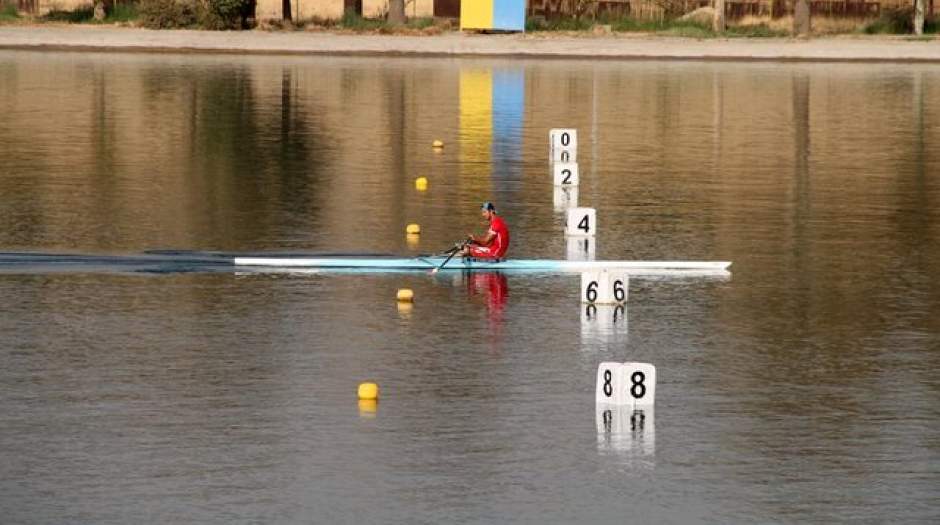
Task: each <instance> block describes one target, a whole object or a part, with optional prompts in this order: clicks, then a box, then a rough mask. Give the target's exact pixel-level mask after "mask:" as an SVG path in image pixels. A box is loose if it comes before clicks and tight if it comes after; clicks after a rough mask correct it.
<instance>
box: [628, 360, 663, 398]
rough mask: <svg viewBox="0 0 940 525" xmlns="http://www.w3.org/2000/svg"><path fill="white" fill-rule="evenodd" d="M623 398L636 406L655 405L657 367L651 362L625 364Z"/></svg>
mask: <svg viewBox="0 0 940 525" xmlns="http://www.w3.org/2000/svg"><path fill="white" fill-rule="evenodd" d="M622 374H623V378H624V381H623V382H622V383H621V384H622V385H623V392H622V394H621V397H622V399H624V402H625V403H627V404H632V405H633V406H634V407H642V406H653V404H654V402H655V400H656V367H655V366H653V365H651V364H649V363H624V364H623V371H622Z"/></svg>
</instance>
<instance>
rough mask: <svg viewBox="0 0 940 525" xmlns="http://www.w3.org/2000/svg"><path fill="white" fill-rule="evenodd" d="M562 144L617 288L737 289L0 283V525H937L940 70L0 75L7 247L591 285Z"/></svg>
mask: <svg viewBox="0 0 940 525" xmlns="http://www.w3.org/2000/svg"><path fill="white" fill-rule="evenodd" d="M565 126H570V127H575V128H577V129H578V131H579V142H580V146H579V150H578V160H579V164H580V170H581V179H582V183H581V186H580V188H579V194H578V196H577V198H578V203H579V204H581V205H585V206H592V207H594V208H596V209H597V213H598V220H599V227H600V230H599V234H598V236H597V245H596V251H597V258H598V259H608V258H617V259H659V258H670V259H706V260H713V259H714V260H730V261H733V262H734V266H733V267H732V271H733V278H732V279H731V280H665V281H663V280H660V281H650V280H646V281H640V280H635V281H633V282H631V287H630V302H629V304H628V306H627V308H626V311H625V312H623V313H624V314H625V315H626V320H625V321H626V322H624V319H623V318H622V317H619V312H618V313H617V315H618V321H617V323H614V322H613V321H612V320H611V319H612V316H613V315H614V314H615V313H614V312H611V311H606V310H605V311H603V312H602V314H603V315H601V316H599V318H597V319H588V318H587V317H586V316H585V313H584V312H583V311H582V307H581V306H580V305H579V304H578V298H577V296H578V293H579V285H580V283H579V281H578V278H577V277H576V276H521V275H499V274H475V275H470V276H466V275H441V276H438V277H432V276H429V275H425V274H397V275H290V274H277V275H262V274H244V275H242V274H234V273H165V274H143V273H128V272H123V273H122V272H97V273H68V274H48V273H38V272H22V273H13V274H10V273H6V274H0V296H2V297H3V301H2V302H0V337H2V339H0V361H2V363H3V366H2V367H0V470H2V476H0V511H2V513H3V516H4V518H3V521H4V522H5V523H95V524H106V523H135V522H137V523H139V522H161V523H167V522H187V523H189V522H199V523H311V522H312V523H339V522H355V523H390V522H391V523H403V522H408V523H440V522H519V523H522V522H538V523H573V522H597V523H614V522H617V523H622V522H628V523H660V522H662V523H694V522H710V523H727V522H819V523H830V522H856V521H869V522H937V521H938V520H940V504H938V501H940V373H938V371H937V370H938V368H940V284H938V283H940V264H938V262H937V261H938V260H940V243H938V239H940V212H938V209H940V150H938V149H937V145H938V144H940V68H938V67H931V66H906V65H905V66H892V65H864V66H854V65H853V66H849V65H833V64H826V65H781V64H731V63H716V64H708V63H674V62H671V63H659V62H626V63H617V62H598V63H594V64H590V63H583V62H568V61H545V62H541V61H522V60H512V61H472V60H431V59H422V60H392V59H381V60H373V59H361V60H360V59H331V58H309V59H308V58H276V57H264V58H241V57H235V56H218V57H213V56H173V55H166V56H163V55H160V56H146V55H119V54H107V55H96V54H38V53H36V54H33V53H19V52H0V251H52V252H55V251H69V252H84V253H117V254H120V253H136V252H140V251H143V250H147V249H153V248H180V249H200V250H209V249H212V250H264V249H279V250H331V251H333V250H357V251H391V252H397V253H405V254H407V253H422V252H432V251H437V250H440V249H443V248H445V247H447V246H449V244H450V243H452V242H453V241H455V240H457V239H459V238H461V237H462V236H463V234H464V233H465V232H467V231H471V230H480V229H481V224H480V223H479V217H478V211H477V207H478V205H479V202H481V201H483V200H493V201H495V202H496V203H497V204H498V205H499V206H500V207H501V211H502V213H503V215H504V216H505V217H506V219H507V221H508V222H509V223H510V225H511V227H512V233H513V245H512V250H511V254H512V255H514V256H516V257H521V256H531V257H540V258H564V257H565V256H566V243H565V240H564V237H563V236H562V235H561V227H562V222H563V217H562V214H561V213H560V209H559V208H557V207H556V204H558V203H555V202H554V201H555V195H553V188H552V185H551V174H550V171H549V164H548V159H547V150H548V130H549V129H550V128H552V127H565ZM434 139H441V140H443V141H444V142H445V144H446V147H445V149H444V150H443V152H440V153H435V152H434V151H433V150H432V149H431V147H430V144H431V142H432V141H433V140H434ZM417 176H426V177H427V178H428V179H429V181H430V185H429V189H428V191H426V192H423V193H421V192H417V191H415V189H414V185H413V180H414V178H415V177H417ZM410 222H417V223H420V224H421V225H422V227H423V234H422V236H421V238H420V240H419V241H417V242H416V243H415V242H409V241H408V240H406V239H405V236H404V235H403V229H404V226H405V225H406V224H407V223H410ZM401 287H410V288H412V289H414V291H415V294H416V298H417V299H416V302H415V304H414V306H413V308H412V309H410V310H400V309H399V308H397V307H396V304H395V300H394V297H395V291H396V290H397V289H398V288H401ZM609 360H614V361H628V360H629V361H642V362H649V363H653V364H654V365H656V367H657V373H658V378H659V381H658V384H657V393H656V406H655V411H647V413H646V414H645V416H646V420H645V421H646V423H645V424H644V427H643V429H641V430H636V431H631V430H629V429H628V428H626V427H629V423H628V422H625V423H624V424H625V427H624V429H623V431H621V432H619V433H618V432H611V433H608V432H605V431H601V432H599V431H598V426H597V414H596V411H595V404H594V386H595V385H594V379H595V378H594V374H595V371H596V368H597V366H598V363H600V362H602V361H609ZM370 379H372V380H375V381H376V382H378V383H379V385H380V388H381V389H382V398H381V401H380V402H379V404H378V406H377V407H375V408H372V407H369V406H362V407H360V406H358V404H357V401H356V395H355V392H356V386H357V384H358V383H359V382H361V381H364V380H370ZM622 415H623V414H618V417H622ZM602 430H603V429H602ZM615 430H616V429H615Z"/></svg>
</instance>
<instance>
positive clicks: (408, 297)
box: [395, 288, 415, 303]
mask: <svg viewBox="0 0 940 525" xmlns="http://www.w3.org/2000/svg"><path fill="white" fill-rule="evenodd" d="M395 298H396V299H398V301H399V302H404V303H410V302H412V301H414V298H415V293H414V292H412V291H411V288H402V289H400V290H398V293H397V294H396V295H395Z"/></svg>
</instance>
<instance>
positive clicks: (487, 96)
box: [460, 69, 493, 199]
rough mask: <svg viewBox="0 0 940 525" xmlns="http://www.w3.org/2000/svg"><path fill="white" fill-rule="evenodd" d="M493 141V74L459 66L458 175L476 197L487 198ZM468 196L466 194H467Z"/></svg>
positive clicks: (463, 185)
mask: <svg viewBox="0 0 940 525" xmlns="http://www.w3.org/2000/svg"><path fill="white" fill-rule="evenodd" d="M492 145H493V74H492V71H491V70H489V69H461V70H460V175H461V179H462V180H463V182H464V184H462V187H464V188H467V189H469V190H471V191H473V192H474V193H480V195H476V196H475V198H476V199H480V198H483V199H488V198H489V197H488V196H485V195H482V194H485V193H488V192H489V184H490V168H491V165H490V162H491V159H490V151H491V149H492ZM468 197H469V195H468Z"/></svg>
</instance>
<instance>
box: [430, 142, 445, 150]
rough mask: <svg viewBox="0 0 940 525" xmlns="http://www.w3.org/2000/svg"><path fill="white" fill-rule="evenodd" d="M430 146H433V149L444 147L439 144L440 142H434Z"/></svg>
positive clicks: (442, 144)
mask: <svg viewBox="0 0 940 525" xmlns="http://www.w3.org/2000/svg"><path fill="white" fill-rule="evenodd" d="M431 146H433V147H434V149H441V148H443V147H444V143H443V142H441V141H440V140H435V141H434V142H432V143H431Z"/></svg>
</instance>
